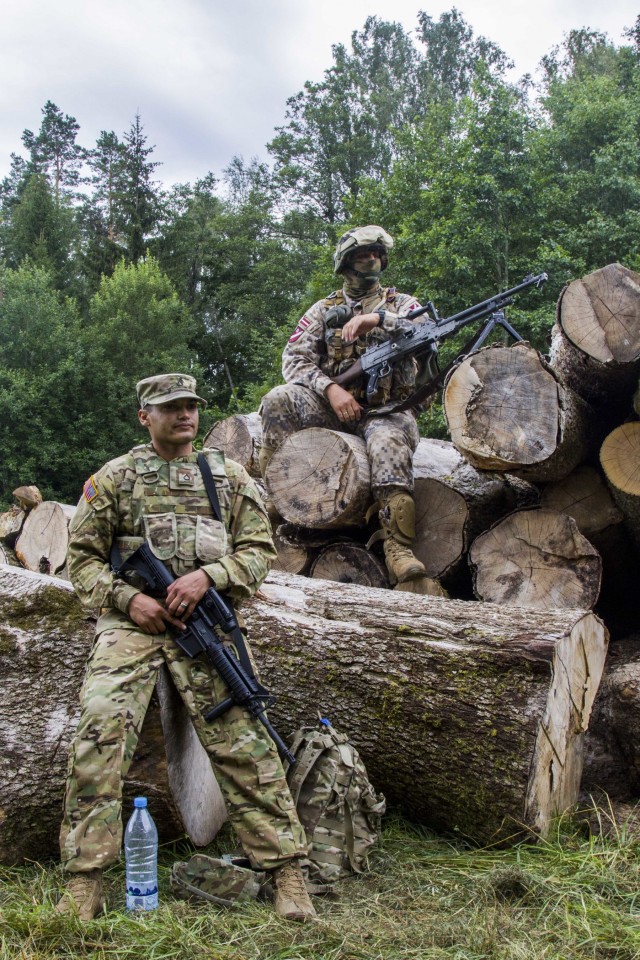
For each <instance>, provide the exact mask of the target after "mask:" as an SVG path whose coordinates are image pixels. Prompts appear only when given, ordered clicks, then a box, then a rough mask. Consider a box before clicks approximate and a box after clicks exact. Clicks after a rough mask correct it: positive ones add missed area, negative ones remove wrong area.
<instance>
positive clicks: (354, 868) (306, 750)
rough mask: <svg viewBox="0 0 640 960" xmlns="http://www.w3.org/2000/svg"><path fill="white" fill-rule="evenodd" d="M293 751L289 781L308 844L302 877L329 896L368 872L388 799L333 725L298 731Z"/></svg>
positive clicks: (322, 723) (312, 889) (323, 723)
mask: <svg viewBox="0 0 640 960" xmlns="http://www.w3.org/2000/svg"><path fill="white" fill-rule="evenodd" d="M291 752H292V753H293V754H294V756H295V758H296V763H295V764H294V765H293V766H289V768H288V770H287V782H288V783H289V788H290V790H291V794H292V796H293V800H294V803H295V805H296V810H297V812H298V817H299V818H300V822H301V823H302V826H303V827H304V829H305V832H306V835H307V841H308V843H309V857H308V860H303V861H302V868H303V873H304V874H305V879H306V880H307V887H308V889H309V890H310V892H312V893H322V892H330V891H331V889H332V885H333V884H334V883H335V881H336V880H339V879H340V878H341V877H343V876H346V875H347V874H349V873H362V872H363V871H364V870H366V869H367V855H368V853H369V850H370V848H371V847H372V846H373V844H374V843H376V842H377V841H378V840H379V838H380V823H381V819H382V815H383V813H384V812H385V806H386V804H385V799H384V797H383V795H382V794H381V793H378V794H377V793H376V792H375V790H374V789H373V787H372V785H371V783H370V782H369V778H368V776H367V771H366V769H365V766H364V763H363V762H362V760H361V758H360V756H359V754H358V751H357V750H356V749H355V747H354V746H353V745H352V744H351V743H349V738H348V737H347V736H345V734H342V733H338V732H337V731H336V730H334V728H333V727H332V726H331V724H330V723H329V721H328V720H325V719H320V723H319V725H318V726H317V727H303V728H302V729H300V730H298V732H297V733H296V734H295V736H294V739H293V743H292V745H291Z"/></svg>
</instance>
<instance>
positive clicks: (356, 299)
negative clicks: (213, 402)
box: [260, 225, 426, 583]
mask: <svg viewBox="0 0 640 960" xmlns="http://www.w3.org/2000/svg"><path fill="white" fill-rule="evenodd" d="M392 246H393V240H392V239H391V237H390V236H389V234H388V233H386V232H385V231H384V230H383V229H382V227H378V226H373V225H369V226H366V227H359V228H357V229H355V230H350V231H348V232H347V233H345V234H344V236H342V237H341V238H340V240H339V241H338V245H337V247H336V251H335V254H334V267H335V272H336V273H337V274H341V275H342V277H343V287H342V289H341V290H337V291H335V292H334V293H332V294H330V295H329V296H328V297H327V298H326V299H325V300H319V301H318V302H317V303H314V305H313V306H312V307H311V309H310V310H308V311H307V312H306V313H305V315H304V316H303V317H302V319H301V320H300V322H299V324H298V326H297V327H296V329H295V331H294V333H293V335H292V336H291V338H290V340H289V342H288V344H287V346H286V347H285V350H284V354H283V360H282V373H283V376H284V379H285V380H286V384H285V385H283V386H280V387H276V388H275V389H274V390H271V391H270V392H269V393H268V394H267V395H266V396H265V397H264V398H263V401H262V406H261V408H260V412H261V416H262V433H263V446H262V450H261V454H260V466H261V469H262V473H263V475H264V472H265V470H266V467H267V465H268V463H269V461H270V460H271V457H272V456H273V454H274V452H275V451H276V450H277V449H278V447H279V446H280V444H281V443H282V442H283V441H284V440H285V439H286V437H287V436H289V435H290V434H291V433H295V432H296V431H298V430H303V429H305V428H307V427H329V428H330V429H333V430H342V431H347V432H349V433H354V434H357V435H358V436H360V437H362V438H363V439H364V440H365V442H366V445H367V455H368V458H369V462H370V465H371V489H372V493H373V495H374V497H375V498H376V500H377V501H378V502H379V507H380V512H379V517H380V524H381V530H382V533H383V536H384V538H385V539H384V554H385V560H386V564H387V569H388V570H389V574H390V578H391V582H392V583H396V582H397V583H403V582H405V581H409V580H414V579H416V578H418V577H423V576H424V575H425V573H426V571H425V568H424V566H423V564H422V563H421V562H420V561H419V560H418V559H417V557H415V556H414V554H413V552H412V549H411V548H412V545H413V541H414V539H415V506H414V501H413V465H412V461H413V451H414V450H415V448H416V446H417V444H418V441H419V439H420V438H419V433H418V428H417V425H416V420H415V416H414V414H413V413H412V412H411V411H403V412H397V411H396V412H393V411H391V412H390V411H389V410H386V411H385V410H384V407H385V405H387V404H389V403H391V404H393V403H394V402H396V401H398V402H399V401H402V400H404V399H406V398H407V397H408V396H410V395H411V394H412V393H413V392H414V390H415V383H416V372H417V367H416V364H415V361H414V360H413V359H409V360H407V361H403V362H402V363H400V364H398V365H396V367H395V368H394V370H393V371H392V373H390V374H389V375H388V376H386V377H383V378H381V379H380V382H379V389H378V394H377V396H376V398H375V402H374V404H371V405H369V406H367V407H366V408H363V406H362V404H361V402H360V401H361V400H363V399H364V396H365V391H364V385H363V383H362V378H360V381H359V382H356V383H355V384H354V385H353V386H352V387H350V388H349V389H348V390H346V389H344V388H343V387H341V386H339V385H338V384H337V383H334V382H333V380H332V377H335V376H337V375H338V374H340V373H343V372H344V371H345V370H347V369H348V368H349V367H350V366H351V365H352V364H353V363H354V362H355V361H356V360H357V358H358V357H360V356H361V355H362V354H363V353H364V351H365V350H366V349H367V348H368V347H370V346H373V345H375V344H377V343H380V342H381V341H383V340H389V339H392V338H393V337H394V336H396V335H398V334H399V333H401V332H403V331H405V330H406V329H407V328H408V327H410V326H411V322H410V321H409V320H404V319H402V317H401V315H402V314H406V313H408V312H409V311H410V310H413V309H415V308H416V307H419V306H420V304H419V303H418V301H417V300H416V299H415V297H411V296H409V295H408V294H406V293H398V291H397V290H396V289H395V288H394V287H386V288H385V287H382V286H381V284H380V274H381V272H382V271H383V270H384V269H385V268H386V266H387V254H388V252H389V250H390V249H391V247H392ZM343 306H344V308H345V310H344V311H343V317H344V316H347V317H348V316H350V315H351V319H348V320H347V322H345V323H344V325H341V323H340V320H339V319H338V322H336V319H335V317H336V312H337V311H336V310H334V309H333V308H335V307H343Z"/></svg>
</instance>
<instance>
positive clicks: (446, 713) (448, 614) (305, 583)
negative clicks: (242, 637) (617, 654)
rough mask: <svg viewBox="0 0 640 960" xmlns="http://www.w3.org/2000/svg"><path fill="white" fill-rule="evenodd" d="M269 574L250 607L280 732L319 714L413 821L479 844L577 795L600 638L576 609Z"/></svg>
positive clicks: (536, 827) (545, 819) (590, 619)
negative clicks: (348, 740)
mask: <svg viewBox="0 0 640 960" xmlns="http://www.w3.org/2000/svg"><path fill="white" fill-rule="evenodd" d="M319 587H320V583H319V582H318V581H311V580H309V579H306V578H304V577H295V576H288V575H284V574H281V573H277V574H274V573H272V574H271V575H270V576H269V578H268V579H267V581H266V583H265V584H263V586H262V587H261V589H260V591H259V592H258V594H257V595H256V597H254V598H253V599H252V600H250V601H248V602H247V604H246V606H245V607H244V608H243V614H244V615H245V618H246V620H247V623H248V626H249V631H250V635H251V637H252V643H253V647H254V649H255V654H256V660H257V662H258V665H259V668H260V672H261V676H262V679H263V681H264V682H265V683H266V685H267V687H269V688H270V689H272V690H273V691H274V692H275V693H277V694H278V695H279V701H278V704H277V706H276V707H275V708H274V709H273V710H272V711H271V712H270V713H271V717H272V720H273V722H274V723H275V724H276V726H277V728H278V729H279V730H280V732H281V733H282V734H283V735H284V736H285V737H288V736H290V735H291V733H292V732H293V730H294V729H295V728H297V727H298V726H300V725H302V724H303V723H304V724H308V723H310V722H311V723H312V722H314V718H315V716H316V711H317V710H318V709H319V710H321V711H322V713H323V715H324V716H327V717H329V719H330V720H331V722H332V723H333V724H334V725H335V726H336V727H337V728H338V729H342V730H344V731H346V732H348V733H349V734H350V736H351V737H352V739H353V741H354V743H355V745H356V746H357V748H358V750H359V751H360V753H361V755H362V757H363V759H364V762H365V764H366V766H367V770H368V772H369V775H370V777H371V780H372V782H373V783H374V785H375V786H376V788H377V789H378V790H382V791H383V792H384V793H385V794H386V796H387V800H388V801H389V803H390V805H391V806H394V807H396V808H399V809H400V810H401V811H402V812H404V813H405V814H406V815H407V816H409V817H410V818H412V819H414V820H417V821H420V822H425V823H428V824H430V825H432V826H434V827H439V828H442V829H445V830H458V831H460V833H461V834H462V835H466V836H469V837H473V838H474V839H476V840H478V841H481V842H484V841H488V840H500V841H507V840H508V839H509V838H511V837H513V836H514V835H515V834H516V833H519V832H520V831H521V830H522V829H523V827H524V828H525V829H530V830H532V831H534V832H536V833H540V834H543V835H544V834H545V833H546V831H547V830H548V828H549V825H550V820H551V817H552V816H553V815H554V813H555V812H557V811H562V810H565V809H567V808H568V807H570V806H571V805H572V804H573V803H574V802H575V801H576V800H577V797H578V792H579V784H580V776H581V770H582V746H583V733H584V730H585V729H586V727H587V724H588V720H589V714H590V711H591V706H592V703H593V698H594V696H595V693H596V690H597V687H598V683H599V680H600V676H601V673H602V667H603V663H604V658H605V652H606V646H607V634H606V630H605V628H604V626H603V624H602V622H601V621H600V620H599V619H598V618H597V617H596V616H595V615H594V614H592V613H590V612H585V611H582V610H555V611H551V612H547V611H545V612H544V613H537V612H536V611H534V610H528V609H527V610H524V609H519V608H515V607H514V608H504V607H502V606H498V605H495V604H480V603H465V602H461V601H453V600H445V599H441V598H435V597H420V596H415V595H414V594H405V593H402V592H397V591H378V590H372V589H369V588H366V587H361V586H355V585H349V584H343V585H341V587H340V588H339V589H335V588H333V587H332V584H330V583H328V582H327V583H326V589H319Z"/></svg>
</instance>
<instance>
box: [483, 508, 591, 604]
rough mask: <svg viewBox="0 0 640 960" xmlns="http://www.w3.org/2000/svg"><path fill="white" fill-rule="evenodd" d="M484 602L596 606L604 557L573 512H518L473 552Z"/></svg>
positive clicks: (499, 524)
mask: <svg viewBox="0 0 640 960" xmlns="http://www.w3.org/2000/svg"><path fill="white" fill-rule="evenodd" d="M469 563H470V564H471V567H472V570H473V586H474V591H475V594H476V596H477V597H478V598H479V599H480V600H485V601H489V602H493V603H501V604H505V605H509V606H511V605H517V606H521V607H531V608H535V609H536V610H542V611H544V610H555V609H560V608H565V607H568V608H569V609H571V608H580V609H583V610H584V609H586V610H589V609H591V608H592V607H593V606H594V604H595V602H596V600H597V599H598V594H599V592H600V581H601V577H602V561H601V559H600V556H599V554H598V551H597V550H596V549H595V547H593V546H592V545H591V544H590V543H589V541H588V540H587V539H586V537H583V536H582V534H581V533H580V532H579V530H578V527H577V525H576V522H575V520H573V518H572V517H569V516H568V515H567V514H564V513H558V511H557V510H548V509H545V508H543V507H540V508H539V509H533V510H518V511H516V512H515V513H512V514H510V515H509V516H508V517H505V518H504V519H503V520H500V521H499V522H498V523H496V524H495V525H494V526H493V527H491V529H490V530H487V532H486V533H483V534H481V536H479V537H478V538H477V540H474V542H473V544H472V545H471V549H470V551H469Z"/></svg>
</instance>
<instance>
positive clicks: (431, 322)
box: [325, 273, 547, 409]
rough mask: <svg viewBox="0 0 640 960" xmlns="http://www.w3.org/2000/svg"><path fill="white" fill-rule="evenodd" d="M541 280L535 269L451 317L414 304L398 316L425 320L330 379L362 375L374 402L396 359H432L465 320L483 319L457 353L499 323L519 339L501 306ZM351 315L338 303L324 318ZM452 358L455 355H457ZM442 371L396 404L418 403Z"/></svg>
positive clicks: (475, 345)
mask: <svg viewBox="0 0 640 960" xmlns="http://www.w3.org/2000/svg"><path fill="white" fill-rule="evenodd" d="M545 280H547V274H546V273H539V274H537V276H533V275H532V274H530V275H529V276H528V277H525V278H524V280H523V281H522V283H519V284H518V285H517V286H515V287H511V289H509V290H504V291H502V292H501V293H496V294H495V296H493V297H489V299H488V300H483V301H482V303H476V304H474V306H472V307H467V308H466V310H461V311H460V313H456V314H454V315H453V316H452V317H446V318H445V317H440V316H439V315H438V311H437V310H436V308H435V306H434V304H433V301H431V300H430V301H429V303H427V305H426V306H424V307H418V309H417V310H412V311H410V313H408V314H406V315H405V316H404V317H402V318H401V319H403V320H415V318H416V317H420V316H422V315H423V314H425V313H426V314H428V315H429V319H428V320H424V321H423V322H422V323H416V324H415V325H414V326H413V327H412V328H411V329H410V330H406V331H403V332H402V333H401V334H400V335H399V336H398V337H396V338H395V339H394V340H385V341H383V342H382V343H378V344H376V345H375V346H373V347H369V349H368V350H365V352H364V353H363V354H362V356H361V357H359V359H358V360H356V361H355V363H354V364H352V366H350V367H349V368H348V369H347V370H345V371H344V373H340V374H338V376H337V377H333V378H332V379H333V381H334V383H337V384H339V385H340V386H341V387H347V386H349V385H350V384H352V383H353V382H354V381H355V380H357V379H358V377H360V376H363V375H364V377H365V380H366V390H367V403H373V402H375V398H376V394H377V392H378V383H379V381H380V379H381V378H382V377H386V376H388V374H390V373H391V371H392V370H393V368H394V366H395V365H396V364H397V363H399V362H400V361H401V360H403V359H404V358H405V357H416V358H417V357H425V355H428V354H431V355H432V357H433V359H435V355H436V353H437V349H438V344H439V343H440V342H441V341H442V340H446V339H447V338H448V337H453V336H454V335H455V334H456V333H458V331H459V330H462V328H463V327H466V326H468V325H469V324H472V323H477V322H478V321H481V320H487V322H486V323H485V324H484V326H483V327H482V328H481V330H480V331H479V332H478V333H477V334H476V335H475V336H474V338H473V340H472V342H471V343H470V344H468V345H467V346H466V347H465V348H464V350H463V352H462V354H460V356H466V355H468V354H469V353H473V352H474V351H475V350H478V349H479V348H480V347H481V346H482V344H483V343H484V341H485V340H486V339H487V337H488V336H489V334H490V333H491V332H492V331H493V330H494V329H495V328H496V327H502V328H503V330H506V332H507V333H508V334H509V335H510V336H511V337H513V339H514V340H522V337H521V336H520V334H519V333H517V331H516V330H514V328H513V327H512V326H511V324H510V323H509V322H508V321H507V319H506V317H505V315H504V308H505V307H506V306H508V305H509V304H510V303H513V298H514V297H515V296H516V295H517V294H519V293H521V292H522V291H523V290H527V289H528V288H529V287H539V286H540V284H542V283H544V282H545ZM329 314H332V316H329ZM352 315H353V314H352V312H351V309H350V308H349V307H346V306H345V305H342V306H338V307H334V308H333V310H332V311H328V313H327V316H326V317H325V320H326V322H328V324H329V325H330V326H331V325H333V326H344V324H345V323H346V322H347V320H349V319H350V318H351V316H352ZM487 318H488V319H487ZM426 359H427V361H428V359H429V357H428V356H427V357H426ZM456 359H459V357H458V358H456ZM427 366H428V364H427ZM446 373H447V371H442V372H441V373H440V374H439V375H438V376H437V377H435V378H433V380H432V381H431V382H430V383H428V384H426V385H424V386H422V387H421V389H420V390H419V391H417V392H416V393H415V394H414V395H413V396H412V397H409V399H408V400H406V401H404V402H403V403H402V404H401V405H400V404H399V405H398V406H401V407H402V409H406V408H407V407H409V406H412V405H413V404H415V403H418V402H419V401H420V400H422V399H424V397H426V396H428V395H429V394H430V393H433V392H435V390H437V389H438V388H439V387H440V386H441V385H442V382H443V381H444V376H445V374H446Z"/></svg>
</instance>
